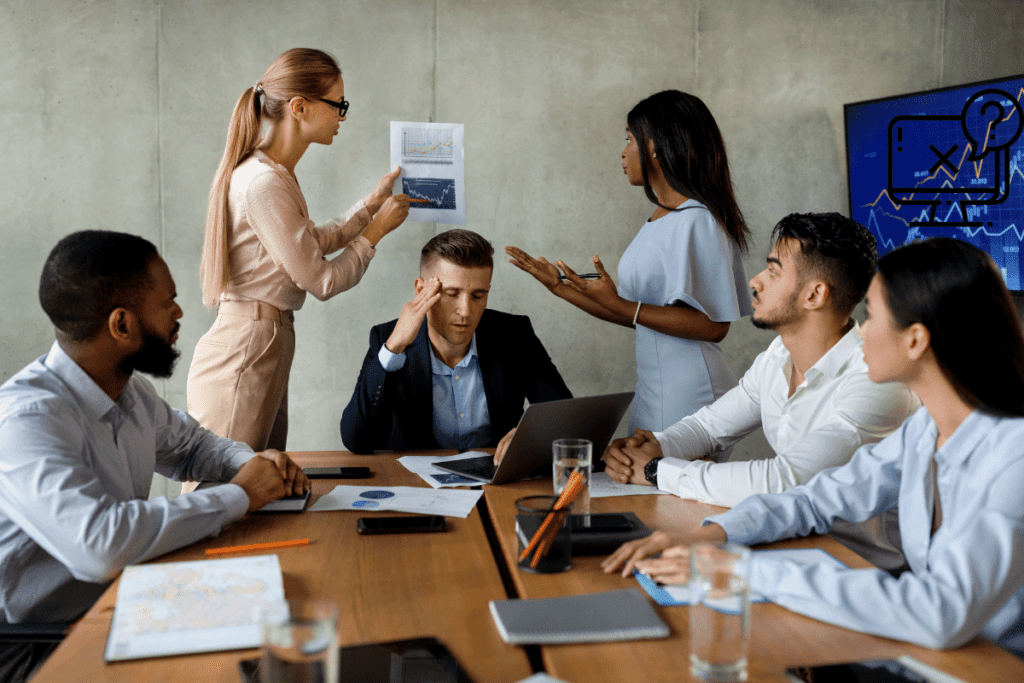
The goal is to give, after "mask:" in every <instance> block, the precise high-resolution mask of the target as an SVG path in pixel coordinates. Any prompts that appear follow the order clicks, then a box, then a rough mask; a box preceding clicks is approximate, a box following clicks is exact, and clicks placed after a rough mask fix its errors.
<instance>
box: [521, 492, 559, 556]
mask: <svg viewBox="0 0 1024 683" xmlns="http://www.w3.org/2000/svg"><path fill="white" fill-rule="evenodd" d="M556 500H557V497H556V496H526V497H525V498H520V499H518V500H517V501H516V536H518V537H519V553H518V555H516V557H522V554H523V551H524V550H525V549H526V548H527V547H529V545H530V541H531V540H533V536H534V534H535V533H536V532H537V530H539V529H540V528H541V526H543V524H544V522H545V520H547V519H548V515H553V517H552V518H551V524H552V525H553V526H554V527H555V528H557V534H556V533H554V531H555V528H552V529H549V533H550V534H551V536H552V538H551V542H550V545H549V547H548V549H547V551H546V552H545V553H543V554H542V556H541V557H539V558H536V559H535V558H534V555H535V551H531V552H530V554H529V555H527V556H526V557H525V558H523V559H521V560H519V568H520V569H522V570H524V571H528V572H534V573H535V574H554V573H558V572H564V571H568V570H569V569H571V568H572V529H571V527H570V524H569V516H570V514H571V512H572V506H571V505H570V506H569V507H567V508H565V509H564V510H557V511H556V510H555V501H556Z"/></svg>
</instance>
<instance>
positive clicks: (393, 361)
mask: <svg viewBox="0 0 1024 683" xmlns="http://www.w3.org/2000/svg"><path fill="white" fill-rule="evenodd" d="M377 360H378V361H380V366H381V367H382V368H384V372H395V371H396V370H401V369H402V368H404V367H405V354H404V353H391V352H390V351H388V345H387V344H381V347H380V351H378V352H377Z"/></svg>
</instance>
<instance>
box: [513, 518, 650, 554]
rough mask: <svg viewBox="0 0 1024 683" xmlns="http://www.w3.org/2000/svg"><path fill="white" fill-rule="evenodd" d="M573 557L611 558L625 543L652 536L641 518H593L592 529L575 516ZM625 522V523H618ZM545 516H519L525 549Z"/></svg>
mask: <svg viewBox="0 0 1024 683" xmlns="http://www.w3.org/2000/svg"><path fill="white" fill-rule="evenodd" d="M570 520H571V522H570V523H571V524H572V554H573V555H581V556H582V555H608V554H609V553H612V552H614V551H615V550H617V549H618V547H619V546H620V545H622V544H623V543H625V542H626V541H633V540H636V539H638V538H643V537H645V536H650V535H651V530H650V529H648V528H647V525H645V524H644V523H643V522H641V521H640V518H639V517H637V516H636V515H635V514H633V513H632V512H612V513H605V512H602V513H599V514H592V515H590V526H589V527H588V526H586V524H584V520H583V515H572V517H571V518H570ZM619 520H622V521H623V523H621V524H619V523H616V522H618V521H619ZM543 521H544V520H543V516H542V515H516V534H517V535H518V536H519V540H520V541H522V542H523V547H526V546H527V545H529V544H530V539H531V538H533V535H534V534H535V533H537V529H538V528H539V527H540V525H541V524H542V523H543Z"/></svg>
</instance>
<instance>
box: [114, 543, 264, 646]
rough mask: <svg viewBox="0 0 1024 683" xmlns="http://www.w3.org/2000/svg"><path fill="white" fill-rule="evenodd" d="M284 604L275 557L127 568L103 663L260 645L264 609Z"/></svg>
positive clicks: (119, 587)
mask: <svg viewBox="0 0 1024 683" xmlns="http://www.w3.org/2000/svg"><path fill="white" fill-rule="evenodd" d="M283 599H284V583H283V582H282V580H281V565H279V564H278V562H277V555H258V556H256V557H237V558H227V559H223V560H199V561H197V562H172V563H168V564H145V565H133V566H131V567H127V568H125V570H124V573H122V574H121V583H120V584H119V585H118V587H117V602H116V603H115V607H114V618H113V621H112V622H111V625H110V637H109V638H108V639H107V650H106V653H105V654H104V659H105V660H106V661H108V662H116V661H119V660H123V659H141V658H143V657H164V656H167V655H183V654H189V653H194V652H215V651H218V650H237V649H242V648H250V647H259V646H260V643H262V642H263V634H262V631H261V628H260V621H259V609H260V607H261V606H262V605H263V604H264V603H267V602H273V601H279V600H283Z"/></svg>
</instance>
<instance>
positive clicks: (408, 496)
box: [309, 484, 484, 519]
mask: <svg viewBox="0 0 1024 683" xmlns="http://www.w3.org/2000/svg"><path fill="white" fill-rule="evenodd" d="M482 495H484V492H483V491H465V490H456V489H422V488H417V487H415V486H350V485H348V484H338V485H337V486H335V487H334V489H333V490H332V491H331V492H330V493H328V494H325V495H323V496H320V498H318V499H317V501H316V503H314V504H313V506H312V507H311V508H309V512H326V511H328V510H358V511H360V512H387V511H389V510H396V511H398V512H415V513H419V514H422V515H442V516H444V517H461V518H463V519H465V518H466V517H469V513H470V512H472V511H473V508H474V507H475V506H476V502H477V501H478V500H480V496H482Z"/></svg>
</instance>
